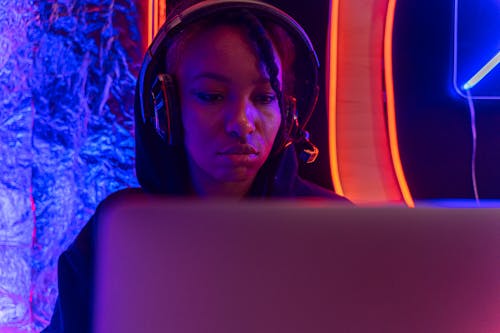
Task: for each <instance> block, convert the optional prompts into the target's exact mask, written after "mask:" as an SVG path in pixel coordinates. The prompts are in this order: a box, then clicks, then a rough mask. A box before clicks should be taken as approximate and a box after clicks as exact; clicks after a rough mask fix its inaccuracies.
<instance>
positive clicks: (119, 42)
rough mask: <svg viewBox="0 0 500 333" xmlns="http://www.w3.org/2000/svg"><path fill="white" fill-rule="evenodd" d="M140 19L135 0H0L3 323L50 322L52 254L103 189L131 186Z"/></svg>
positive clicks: (36, 325)
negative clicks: (134, 94)
mask: <svg viewBox="0 0 500 333" xmlns="http://www.w3.org/2000/svg"><path fill="white" fill-rule="evenodd" d="M138 22H139V20H138V17H137V10H136V8H135V4H134V2H133V1H131V0H117V1H95V0H88V1H59V2H57V1H39V2H35V3H33V2H32V1H27V0H20V1H15V2H12V1H8V0H0V30H1V31H2V34H1V35H0V49H1V50H2V52H0V162H1V163H0V251H1V256H0V331H2V332H4V331H8V332H33V331H35V332H38V331H40V330H41V329H42V328H43V327H44V326H45V325H46V324H47V323H48V321H49V319H50V317H51V315H52V311H53V307H54V302H55V299H56V297H57V281H56V275H57V273H56V267H57V258H58V256H59V254H60V253H61V252H62V251H63V250H64V249H65V248H66V247H67V246H68V245H69V244H70V243H71V242H72V241H73V239H74V237H75V235H76V234H77V233H78V232H79V231H80V229H81V228H82V227H83V225H84V224H85V222H86V221H87V220H88V219H89V217H90V215H91V214H92V212H93V210H94V209H95V207H96V205H97V204H98V203H99V202H100V201H101V200H102V199H103V198H104V197H105V196H106V195H108V194H109V193H111V192H114V191H116V190H118V189H120V188H124V187H128V186H136V185H137V184H136V180H135V176H134V169H133V168H134V141H133V137H132V133H133V92H134V87H135V73H136V71H137V67H138V66H139V63H140V60H141V57H142V51H141V50H140V49H141V48H140V45H142V42H141V39H140V35H139V29H138V24H139V23H138ZM32 207H33V208H34V209H32Z"/></svg>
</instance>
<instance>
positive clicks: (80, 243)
mask: <svg viewBox="0 0 500 333" xmlns="http://www.w3.org/2000/svg"><path fill="white" fill-rule="evenodd" d="M139 193H142V190H141V189H139V188H127V189H123V190H119V191H117V192H114V193H112V194H110V195H109V196H108V197H106V198H105V199H104V200H103V201H101V202H100V203H99V205H98V206H97V208H96V211H95V213H94V215H93V216H92V217H91V218H90V220H89V221H88V222H87V223H86V224H85V226H84V227H83V228H82V230H81V231H80V232H79V234H78V236H77V237H76V239H75V241H74V242H73V243H72V244H71V245H70V246H69V248H68V249H67V250H66V251H65V252H64V255H66V256H69V257H80V256H81V257H83V258H86V260H85V261H92V257H93V255H94V253H93V252H94V247H95V236H96V232H97V231H96V229H97V225H98V223H99V216H100V212H101V211H102V210H103V209H104V208H105V207H107V206H109V205H111V204H113V203H114V202H117V201H121V200H124V199H125V198H128V197H130V196H135V195H138V194H139Z"/></svg>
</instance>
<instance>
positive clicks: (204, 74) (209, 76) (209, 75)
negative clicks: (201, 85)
mask: <svg viewBox="0 0 500 333" xmlns="http://www.w3.org/2000/svg"><path fill="white" fill-rule="evenodd" d="M200 79H212V80H215V81H220V82H224V83H230V82H231V79H230V78H229V77H227V76H225V75H222V74H218V73H214V72H202V73H199V74H196V75H195V76H194V77H193V80H200ZM269 82H270V80H269V78H267V77H260V78H258V79H257V80H255V81H254V83H255V84H263V83H269Z"/></svg>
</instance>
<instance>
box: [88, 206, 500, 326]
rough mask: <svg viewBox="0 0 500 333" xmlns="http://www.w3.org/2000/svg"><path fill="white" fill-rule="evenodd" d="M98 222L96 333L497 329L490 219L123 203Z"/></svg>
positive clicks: (499, 301)
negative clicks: (99, 223)
mask: <svg viewBox="0 0 500 333" xmlns="http://www.w3.org/2000/svg"><path fill="white" fill-rule="evenodd" d="M101 221H102V223H101V225H100V229H99V238H98V239H99V243H98V253H97V258H98V263H97V277H96V296H95V299H96V304H95V331H96V332H98V333H104V332H176V333H194V332H214V333H215V332H218V333H230V332H231V333H233V332H260V333H267V332H269V333H270V332H297V333H298V332H301V333H302V332H316V333H320V332H325V333H326V332H329V333H330V332H498V331H500V311H499V309H500V245H499V244H500V210H496V209H489V210H482V209H476V210H464V209H462V210H460V209H455V210H450V209H402V208H373V209H356V208H346V207H336V206H333V205H331V204H330V203H328V202H316V201H294V202H289V201H276V202H275V201H270V202H263V201H259V202H220V201H177V200H172V199H151V198H144V197H137V198H135V199H132V200H127V201H125V202H118V203H117V204H115V205H111V206H110V207H108V209H105V212H104V213H103V214H102V219H101Z"/></svg>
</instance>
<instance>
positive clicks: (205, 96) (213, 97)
mask: <svg viewBox="0 0 500 333" xmlns="http://www.w3.org/2000/svg"><path fill="white" fill-rule="evenodd" d="M193 95H194V96H195V97H196V98H197V99H198V100H199V101H201V102H203V103H208V104H213V103H217V102H220V101H222V100H223V99H224V95H223V94H221V93H212V92H204V91H195V92H193Z"/></svg>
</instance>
